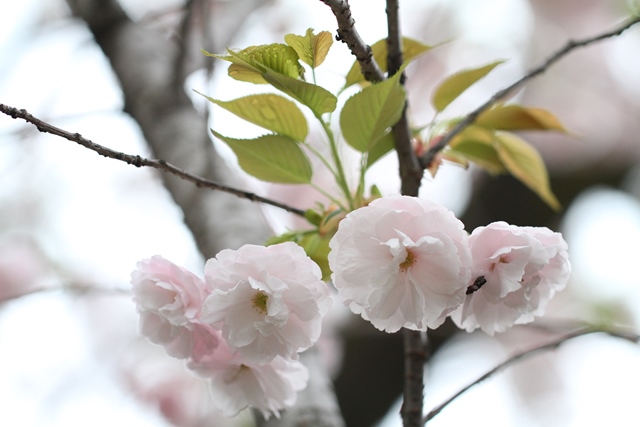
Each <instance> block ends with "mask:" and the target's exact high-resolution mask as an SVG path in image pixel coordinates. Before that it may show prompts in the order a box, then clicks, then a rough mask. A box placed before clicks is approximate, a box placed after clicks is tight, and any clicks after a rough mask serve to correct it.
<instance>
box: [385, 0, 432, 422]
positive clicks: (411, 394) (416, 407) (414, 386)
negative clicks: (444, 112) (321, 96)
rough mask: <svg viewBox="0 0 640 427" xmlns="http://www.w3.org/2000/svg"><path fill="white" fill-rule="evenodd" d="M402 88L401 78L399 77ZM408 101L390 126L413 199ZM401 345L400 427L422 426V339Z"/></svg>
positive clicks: (415, 175) (411, 336) (391, 2)
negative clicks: (401, 397)
mask: <svg viewBox="0 0 640 427" xmlns="http://www.w3.org/2000/svg"><path fill="white" fill-rule="evenodd" d="M386 12H387V34H388V35H387V70H388V71H389V76H392V75H394V74H395V73H397V72H398V71H399V70H400V67H401V66H402V62H403V61H404V58H403V55H402V34H401V31H400V20H399V16H398V12H399V4H398V0H387V8H386ZM400 82H401V84H403V85H404V82H405V76H404V75H403V76H401V79H400ZM407 107H408V101H407V102H405V105H404V107H403V111H402V116H401V117H400V120H399V121H398V123H396V124H395V125H394V126H393V129H392V132H393V139H394V142H395V146H396V152H397V155H398V165H399V169H400V182H401V186H400V192H401V193H402V194H404V195H406V196H417V195H418V192H419V191H420V183H421V181H422V174H423V169H422V167H421V166H420V162H419V161H418V156H416V154H415V151H413V147H412V146H411V129H409V121H408V119H407ZM402 334H403V343H404V393H403V401H402V409H401V410H400V412H401V415H402V424H403V426H404V427H419V426H420V425H421V424H422V422H421V420H422V407H423V405H424V365H425V363H426V352H425V348H426V346H425V344H426V343H425V341H424V339H425V336H424V334H423V333H422V332H419V331H411V330H408V329H403V331H402Z"/></svg>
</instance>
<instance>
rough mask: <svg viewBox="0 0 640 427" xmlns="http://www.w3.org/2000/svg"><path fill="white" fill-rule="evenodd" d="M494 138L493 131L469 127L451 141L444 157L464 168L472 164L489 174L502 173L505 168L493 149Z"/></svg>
mask: <svg viewBox="0 0 640 427" xmlns="http://www.w3.org/2000/svg"><path fill="white" fill-rule="evenodd" d="M495 138H496V137H495V132H494V131H492V130H489V129H484V128H482V127H479V126H474V125H471V126H469V127H467V128H466V129H465V130H464V131H463V132H461V133H460V134H459V135H457V136H456V137H455V138H454V139H453V141H451V143H450V144H449V147H448V149H447V150H446V156H447V157H454V159H456V160H455V161H457V162H458V163H461V164H463V165H465V166H466V163H467V162H473V163H475V164H476V165H478V166H480V167H481V168H482V169H485V170H486V171H487V172H489V173H491V174H499V173H503V172H505V168H504V166H503V164H502V160H500V157H499V156H498V152H497V151H496V148H495V147H494V145H495ZM454 159H451V158H450V159H449V160H454ZM458 160H460V161H458Z"/></svg>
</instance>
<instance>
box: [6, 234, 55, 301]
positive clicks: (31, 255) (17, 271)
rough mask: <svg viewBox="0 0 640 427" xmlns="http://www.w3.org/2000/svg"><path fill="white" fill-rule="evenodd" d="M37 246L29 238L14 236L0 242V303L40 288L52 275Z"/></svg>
mask: <svg viewBox="0 0 640 427" xmlns="http://www.w3.org/2000/svg"><path fill="white" fill-rule="evenodd" d="M47 264H48V263H47V260H46V258H45V255H44V254H43V252H42V250H41V248H40V247H39V246H38V244H37V243H36V242H35V241H34V240H32V239H31V238H29V237H27V236H12V237H8V238H5V239H3V240H2V241H1V242H0V301H4V300H6V299H11V298H16V297H18V296H21V295H24V294H28V293H30V292H33V291H35V290H38V289H40V288H44V287H45V285H44V281H45V279H46V278H47V276H48V275H49V273H50V271H49V268H48V265H47Z"/></svg>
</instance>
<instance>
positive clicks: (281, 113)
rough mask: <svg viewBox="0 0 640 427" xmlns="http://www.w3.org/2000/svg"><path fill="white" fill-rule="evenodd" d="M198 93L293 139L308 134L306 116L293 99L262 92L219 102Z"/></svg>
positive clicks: (300, 138)
mask: <svg viewBox="0 0 640 427" xmlns="http://www.w3.org/2000/svg"><path fill="white" fill-rule="evenodd" d="M195 92H197V93H200V92H198V91H195ZM200 95H202V96H204V97H205V98H207V99H208V100H209V101H211V102H213V103H214V104H216V105H218V106H220V107H222V108H224V109H225V110H227V111H229V112H231V113H233V114H235V115H236V116H238V117H240V118H242V119H244V120H246V121H248V122H250V123H253V124H254V125H257V126H261V127H263V128H265V129H267V130H270V131H272V132H274V133H278V134H281V135H285V136H288V137H290V138H292V139H295V140H296V141H300V142H302V141H304V140H305V138H306V137H307V134H308V133H309V128H308V126H307V119H305V117H304V114H302V111H300V109H299V108H298V106H297V105H296V104H295V103H294V102H292V101H289V100H288V99H286V98H284V97H282V96H280V95H275V94H272V93H263V94H257V95H249V96H245V97H242V98H237V99H234V100H231V101H220V100H217V99H214V98H211V97H209V96H206V95H203V94H201V93H200Z"/></svg>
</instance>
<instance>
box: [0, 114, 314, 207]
mask: <svg viewBox="0 0 640 427" xmlns="http://www.w3.org/2000/svg"><path fill="white" fill-rule="evenodd" d="M0 112H2V113H4V114H6V115H8V116H11V117H12V118H14V119H22V120H24V121H26V122H28V123H31V124H32V125H34V126H35V127H36V128H37V129H38V130H39V131H40V132H43V133H50V134H52V135H56V136H60V137H62V138H65V139H68V140H69V141H73V142H75V143H77V144H80V145H82V146H83V147H85V148H88V149H89V150H91V151H95V152H96V153H98V154H99V155H101V156H104V157H108V158H110V159H115V160H120V161H121V162H125V163H128V164H130V165H134V166H136V167H142V166H147V167H151V168H154V169H159V170H162V171H165V172H168V173H170V174H173V175H175V176H177V177H179V178H182V179H184V180H185V181H189V182H191V183H193V184H195V185H196V186H198V187H201V188H209V189H212V190H218V191H222V192H225V193H229V194H233V195H234V196H237V197H240V198H242V199H248V200H251V201H252V202H259V203H264V204H267V205H271V206H275V207H277V208H280V209H284V210H285V211H287V212H290V213H292V214H295V215H298V216H304V211H303V210H301V209H297V208H294V207H291V206H289V205H286V204H284V203H280V202H277V201H275V200H271V199H267V198H265V197H261V196H258V195H256V194H254V193H250V192H248V191H244V190H239V189H237V188H233V187H229V186H226V185H222V184H219V183H217V182H215V181H212V180H210V179H206V178H202V177H200V176H197V175H192V174H190V173H188V172H186V171H184V170H182V169H180V168H179V167H177V166H174V165H172V164H171V163H168V162H166V161H164V160H152V159H147V158H144V157H140V156H138V155H132V154H125V153H122V152H120V151H115V150H112V149H110V148H107V147H105V146H103V145H100V144H96V143H95V142H92V141H90V140H88V139H86V138H84V137H83V136H82V135H80V134H79V133H71V132H67V131H65V130H63V129H60V128H58V127H56V126H53V125H51V124H49V123H47V122H44V121H42V120H40V119H38V118H36V117H34V116H33V115H31V114H29V113H28V112H27V111H26V110H18V109H17V108H14V107H10V106H8V105H5V104H0Z"/></svg>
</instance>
